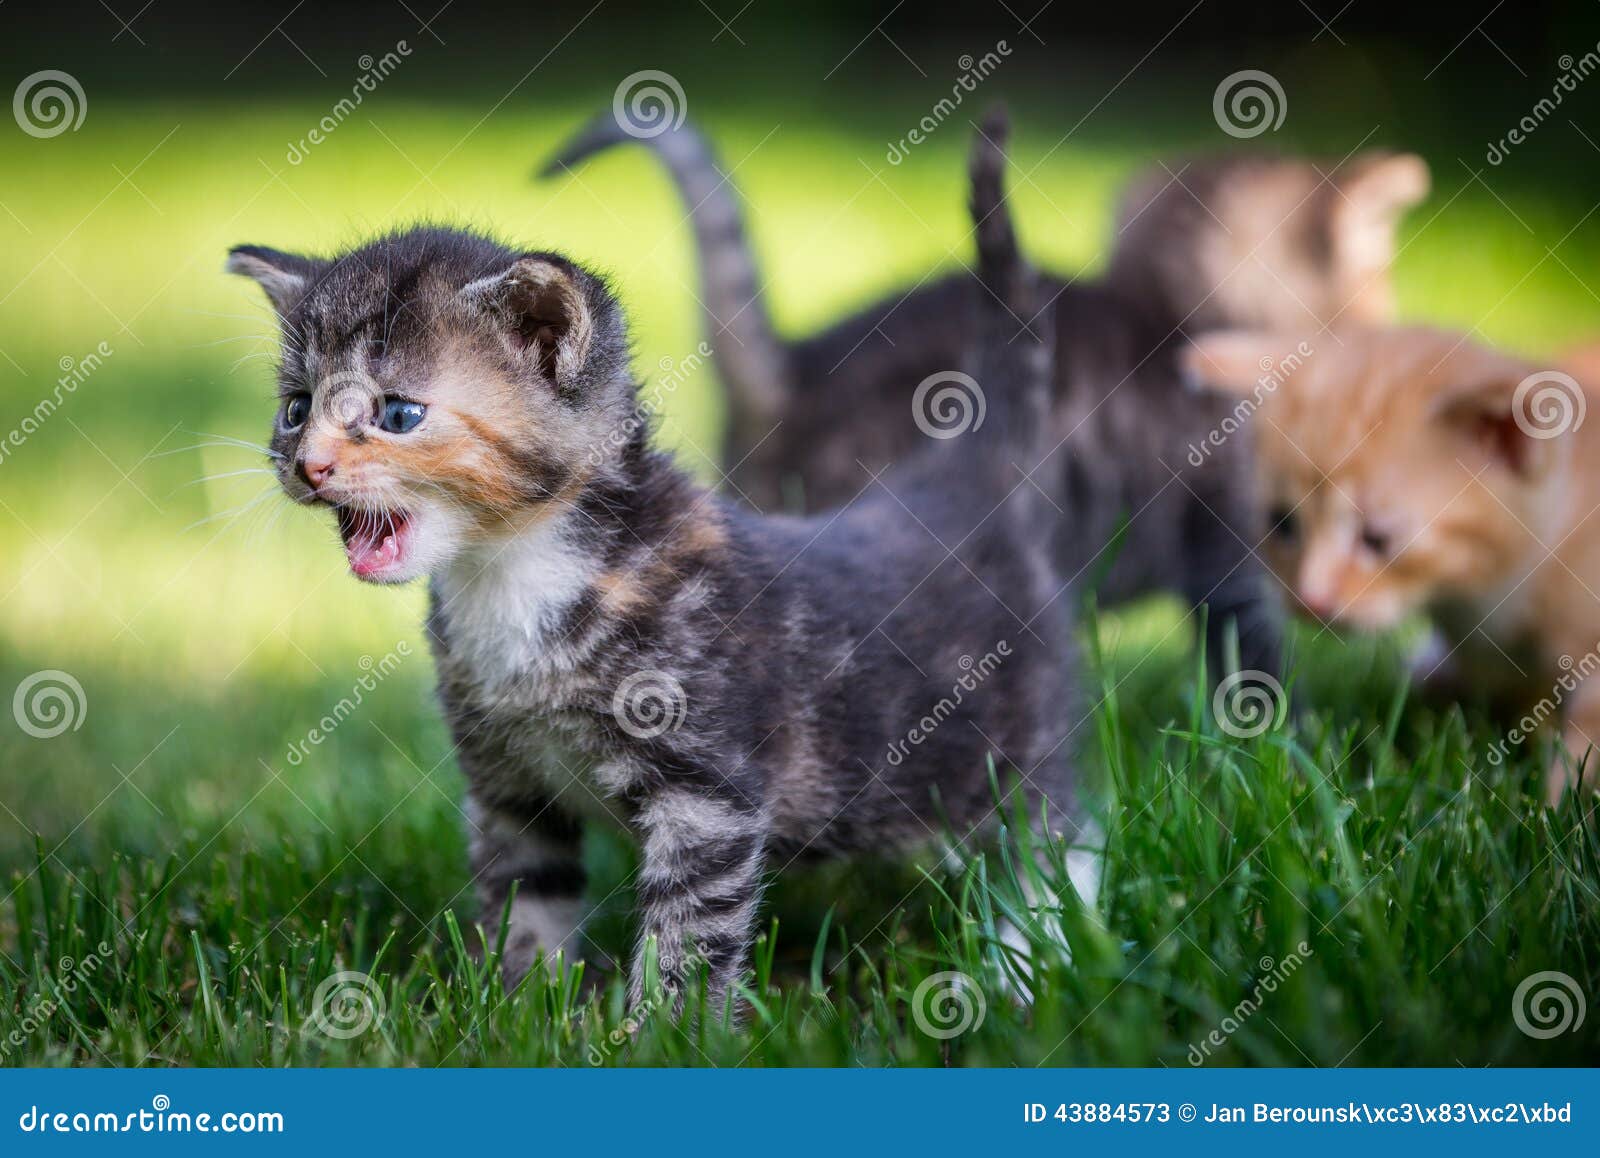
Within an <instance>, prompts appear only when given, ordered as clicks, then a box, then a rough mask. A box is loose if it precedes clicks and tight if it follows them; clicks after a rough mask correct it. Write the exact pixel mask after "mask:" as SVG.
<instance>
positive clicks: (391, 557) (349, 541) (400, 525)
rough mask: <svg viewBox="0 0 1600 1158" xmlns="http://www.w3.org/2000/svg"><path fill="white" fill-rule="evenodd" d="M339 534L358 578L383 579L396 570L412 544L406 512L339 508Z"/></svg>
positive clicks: (404, 559)
mask: <svg viewBox="0 0 1600 1158" xmlns="http://www.w3.org/2000/svg"><path fill="white" fill-rule="evenodd" d="M336 513H337V514H338V516H339V537H340V538H341V539H343V540H344V553H345V557H346V558H348V559H349V560H350V570H351V571H353V572H354V573H355V575H356V576H357V578H360V579H384V578H387V577H389V576H391V575H393V574H394V573H395V572H397V571H399V570H400V569H401V568H402V567H403V566H404V565H405V561H406V555H407V554H408V552H409V549H410V546H411V517H410V516H409V515H408V514H406V512H405V511H400V510H394V511H374V510H357V509H355V508H354V507H338V508H336Z"/></svg>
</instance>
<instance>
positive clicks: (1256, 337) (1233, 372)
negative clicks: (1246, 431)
mask: <svg viewBox="0 0 1600 1158" xmlns="http://www.w3.org/2000/svg"><path fill="white" fill-rule="evenodd" d="M1303 345H1304V344H1303V343H1302V344H1301V345H1300V346H1297V345H1296V344H1295V342H1294V340H1293V339H1291V338H1286V337H1284V336H1283V335H1282V334H1274V333H1271V332H1269V331H1266V330H1213V331H1212V332H1210V333H1207V334H1201V335H1200V336H1199V337H1198V338H1195V339H1194V340H1193V341H1192V342H1190V344H1189V345H1188V346H1187V347H1185V348H1184V349H1183V351H1182V352H1181V353H1179V355H1178V366H1179V370H1180V372H1181V373H1182V374H1183V377H1184V380H1185V381H1187V382H1188V383H1189V384H1190V385H1191V386H1195V387H1207V388H1210V389H1213V390H1217V391H1220V392H1221V393H1223V394H1232V395H1239V396H1243V395H1248V394H1253V393H1255V392H1256V390H1257V389H1258V388H1259V387H1260V386H1261V384H1262V382H1263V380H1269V381H1270V380H1273V379H1274V378H1276V379H1277V380H1278V381H1281V380H1282V378H1283V376H1284V374H1285V373H1286V372H1287V369H1292V368H1293V366H1287V369H1280V367H1285V366H1286V363H1287V360H1288V359H1289V357H1290V356H1291V352H1295V353H1294V355H1293V356H1294V359H1295V360H1294V362H1293V365H1299V360H1300V358H1302V357H1303V355H1300V354H1298V351H1299V350H1301V349H1302V348H1303Z"/></svg>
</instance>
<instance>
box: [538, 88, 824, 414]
mask: <svg viewBox="0 0 1600 1158" xmlns="http://www.w3.org/2000/svg"><path fill="white" fill-rule="evenodd" d="M630 143H633V144H642V145H644V146H646V147H647V148H648V149H650V151H651V152H653V153H654V154H655V155H656V156H657V157H659V158H660V159H661V161H662V163H663V164H665V165H666V167H667V171H668V172H669V173H670V174H671V175H672V179H673V182H674V183H675V184H676V185H677V186H678V192H679V194H680V195H681V196H682V198H683V201H684V204H686V205H687V206H688V207H689V221H690V224H691V225H692V226H693V228H694V238H695V251H696V256H697V257H698V259H699V263H700V287H701V288H700V296H701V303H700V304H701V306H702V309H703V315H704V319H705V328H706V333H707V342H708V343H709V345H710V346H711V351H712V357H713V358H714V359H715V361H716V364H717V372H718V374H719V375H720V376H721V377H722V380H723V382H724V383H725V384H726V386H727V389H728V392H729V406H730V409H731V411H732V413H731V415H730V418H731V419H732V425H733V428H734V430H735V431H738V430H740V429H756V428H759V429H760V431H761V432H763V433H764V432H765V431H766V430H767V429H768V428H769V427H770V425H771V424H772V423H773V422H774V421H776V420H778V419H779V418H781V417H782V416H783V414H784V412H785V410H786V409H787V406H788V401H789V396H790V392H791V390H792V388H793V385H794V382H793V378H794V374H793V369H792V365H791V362H790V358H789V351H788V348H787V347H786V346H785V345H784V343H783V342H782V341H781V340H780V339H779V338H778V335H777V333H776V332H775V331H774V330H773V328H772V319H771V317H770V316H769V315H768V314H767V308H766V304H765V302H764V301H763V300H762V296H761V284H760V278H759V277H758V275H757V271H756V265H755V259H754V257H753V256H752V255H751V252H750V242H749V239H748V238H747V237H746V236H745V230H744V220H743V218H742V217H741V215H740V213H739V204H738V200H737V197H736V196H735V194H734V191H733V187H732V186H731V185H730V184H729V181H728V178H727V176H726V175H724V174H723V172H722V170H721V169H720V168H719V166H718V165H717V158H716V155H715V154H714V153H713V152H712V151H711V147H710V146H709V145H708V144H707V143H706V141H705V138H703V137H702V136H700V134H699V133H698V132H696V131H695V130H694V129H693V128H692V127H690V126H689V125H687V124H683V125H680V126H679V127H677V128H668V129H666V130H665V131H663V132H660V133H657V134H656V135H654V136H646V135H642V134H639V133H638V132H637V131H630V126H627V125H624V124H623V123H622V122H621V120H619V118H618V117H617V116H616V115H615V114H614V113H613V112H611V111H610V110H607V111H606V112H604V113H602V114H600V115H599V116H597V117H596V118H595V119H594V120H593V121H591V122H590V123H589V124H588V125H587V126H586V127H585V128H584V129H583V130H582V131H581V132H579V133H578V135H577V136H575V137H573V138H571V139H570V140H569V141H567V143H566V144H565V145H563V146H562V147H561V149H560V150H559V151H558V152H557V153H556V154H555V156H553V157H552V158H551V159H550V160H549V161H547V162H546V163H545V164H544V166H543V167H542V168H541V169H540V170H539V175H540V176H541V177H553V176H555V175H557V174H560V173H565V172H568V171H569V170H571V169H573V168H575V167H576V166H578V165H581V164H582V163H583V162H584V161H586V160H588V159H589V158H590V157H592V156H594V155H595V154H596V153H600V152H604V151H605V150H606V149H609V148H611V146H613V145H624V144H630Z"/></svg>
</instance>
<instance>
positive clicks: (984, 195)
mask: <svg viewBox="0 0 1600 1158" xmlns="http://www.w3.org/2000/svg"><path fill="white" fill-rule="evenodd" d="M1009 135H1010V124H1009V120H1008V118H1007V116H1006V112H1005V109H1004V108H1003V107H1001V106H998V105H997V106H995V107H994V108H991V109H990V110H989V111H988V112H987V113H986V114H985V115H984V119H983V121H982V123H981V124H980V125H979V126H978V131H977V133H976V134H975V135H974V136H973V140H972V156H971V161H970V174H971V185H972V192H971V200H970V208H971V211H972V226H973V233H974V235H975V237H976V238H977V243H978V262H977V275H978V285H979V289H978V327H977V336H976V341H975V344H974V347H973V358H972V367H973V376H974V377H975V378H976V379H977V381H978V384H979V387H980V389H982V390H983V392H984V394H985V396H986V402H987V406H988V412H989V421H990V422H991V423H993V424H994V425H995V427H996V431H995V434H994V435H991V440H992V441H995V442H1001V441H1003V442H1004V443H1005V444H1006V446H1007V447H1008V448H1009V450H1010V452H1011V453H1013V454H1015V455H1017V456H1018V459H1017V461H1018V464H1019V465H1021V466H1022V467H1023V468H1024V469H1025V470H1032V469H1033V467H1035V466H1036V465H1037V462H1034V461H1028V462H1023V461H1022V459H1023V458H1024V457H1029V455H1028V450H1029V448H1031V447H1033V446H1034V445H1035V444H1036V443H1037V444H1039V445H1041V446H1042V445H1044V434H1045V432H1046V431H1047V430H1048V428H1049V424H1048V422H1047V421H1046V417H1047V414H1048V411H1049V406H1050V395H1051V373H1050V359H1051V354H1052V351H1053V346H1054V342H1053V332H1052V329H1051V326H1050V319H1049V317H1048V316H1047V314H1046V313H1045V311H1042V310H1041V309H1040V303H1039V301H1038V297H1039V294H1038V277H1037V275H1036V274H1035V273H1034V270H1033V268H1032V267H1031V266H1030V265H1029V264H1028V262H1027V261H1026V259H1024V258H1023V256H1022V252H1021V250H1020V249H1019V248H1018V247H1017V233H1016V229H1015V228H1014V227H1013V226H1012V223H1011V208H1010V206H1009V205H1008V204H1007V203H1006V198H1005V171H1006V152H1005V149H1006V141H1007V138H1008V137H1009Z"/></svg>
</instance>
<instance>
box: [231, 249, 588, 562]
mask: <svg viewBox="0 0 1600 1158" xmlns="http://www.w3.org/2000/svg"><path fill="white" fill-rule="evenodd" d="M228 269H229V270H230V271H232V272H235V273H241V274H244V275H246V276H249V277H253V278H254V279H255V280H256V281H258V282H259V283H260V284H261V285H262V287H263V288H264V289H265V290H266V291H267V295H268V297H269V298H270V299H271V301H272V303H273V305H274V307H275V308H276V309H277V311H278V313H279V317H280V320H281V323H282V328H283V334H284V344H283V360H282V364H281V367H280V371H279V404H278V409H277V413H276V416H275V418H274V421H273V430H272V441H271V449H272V452H273V454H274V456H275V457H274V464H275V467H276V469H277V471H278V476H279V481H280V482H281V484H282V485H283V488H284V490H285V491H286V492H287V493H288V494H289V497H290V498H292V499H294V500H295V501H296V502H300V503H307V504H324V505H326V506H328V507H330V508H332V510H333V512H334V514H335V517H336V519H337V523H338V528H339V533H340V537H341V538H342V539H343V541H344V545H345V552H346V555H347V557H348V559H349V563H350V569H351V571H352V572H353V573H354V574H355V575H356V576H357V577H359V578H361V579H364V580H367V581H369V582H375V583H401V582H405V581H407V580H410V579H415V578H418V577H419V576H422V575H425V574H427V573H429V572H430V571H433V570H436V569H437V568H438V567H440V566H441V565H443V564H445V563H447V562H448V561H449V560H450V559H452V558H454V557H456V556H457V555H459V554H460V553H461V552H462V551H463V550H465V549H466V548H468V547H470V546H473V545H475V544H485V543H493V542H494V541H495V540H496V539H498V538H503V537H504V536H505V535H507V534H511V533H515V532H516V531H518V530H521V529H523V528H525V527H526V526H527V525H528V524H529V523H530V522H532V521H536V520H538V519H540V518H543V517H545V516H546V515H547V514H548V513H549V512H550V511H551V510H552V509H553V508H554V507H555V506H556V505H558V504H560V503H561V502H562V501H563V500H564V499H566V500H568V501H570V493H569V492H570V491H571V490H572V489H573V488H575V487H576V486H577V485H579V484H580V483H581V481H582V477H583V475H584V473H585V470H586V468H587V466H588V460H589V459H590V458H592V455H590V454H588V453H587V450H588V448H592V447H594V446H596V445H598V444H599V441H600V439H601V438H602V435H603V432H604V429H605V425H604V423H605V421H606V412H607V404H606V393H605V391H603V390H597V389H595V388H594V386H595V384H593V383H590V382H587V381H586V380H585V378H584V374H583V370H584V360H585V354H586V351H587V349H588V347H589V344H590V340H591V338H592V331H593V327H594V325H595V311H594V310H593V309H592V308H591V302H589V301H588V300H586V297H585V275H582V274H581V273H580V272H579V271H577V270H576V269H575V268H574V267H571V266H570V265H568V264H567V263H565V262H563V261H561V260H560V259H557V258H552V257H549V256H546V255H533V256H524V257H520V258H519V256H518V255H517V254H515V253H513V252H510V251H506V250H503V249H501V248H500V247H498V246H495V245H493V244H492V243H489V242H486V241H483V240H481V239H478V238H475V237H471V236H469V235H465V234H457V233H450V232H446V231H440V230H417V231H413V232H412V233H408V234H403V235H398V236H395V237H390V238H385V239H383V240H382V241H379V242H376V243H374V244H372V245H369V246H367V247H365V248H363V249H360V250H357V251H355V252H353V253H350V254H347V255H345V256H343V257H341V258H339V259H337V260H333V261H321V260H313V259H308V258H302V257H296V256H294V255H290V254H284V253H280V252H277V251H275V250H269V249H263V248H259V247H253V246H249V247H240V248H238V249H236V250H234V251H233V253H232V254H231V255H230V258H229V262H228Z"/></svg>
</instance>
